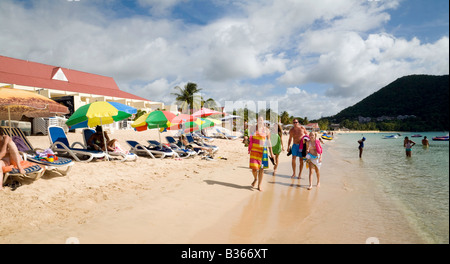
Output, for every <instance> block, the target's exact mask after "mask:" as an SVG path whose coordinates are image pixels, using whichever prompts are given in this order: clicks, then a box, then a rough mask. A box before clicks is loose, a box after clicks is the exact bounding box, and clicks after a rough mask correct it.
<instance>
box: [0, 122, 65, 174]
mask: <svg viewBox="0 0 450 264" xmlns="http://www.w3.org/2000/svg"><path fill="white" fill-rule="evenodd" d="M0 134H4V135H8V136H10V137H11V139H12V140H13V142H14V143H15V144H16V146H17V149H18V150H19V152H20V153H21V154H22V157H23V159H24V160H28V161H31V162H33V163H37V164H41V165H44V166H45V169H46V170H49V171H50V170H54V171H56V172H58V173H60V174H62V175H63V176H65V175H67V173H68V172H69V171H70V169H71V168H72V165H73V161H72V160H71V159H68V158H63V157H58V159H57V160H54V161H49V160H47V159H41V158H39V157H38V155H37V154H38V153H39V152H40V153H42V152H44V151H45V150H43V149H39V148H34V147H33V146H32V145H31V143H30V141H29V140H28V138H27V136H26V135H25V133H23V131H22V130H21V129H20V128H17V127H13V128H11V130H10V129H9V128H6V127H0Z"/></svg>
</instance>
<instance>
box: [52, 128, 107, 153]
mask: <svg viewBox="0 0 450 264" xmlns="http://www.w3.org/2000/svg"><path fill="white" fill-rule="evenodd" d="M56 133H58V135H55V134H56ZM62 135H64V136H62ZM55 136H59V137H57V138H53V137H55ZM48 137H49V140H50V144H51V145H50V147H49V148H50V149H51V150H52V151H53V152H55V153H58V154H59V155H68V156H71V157H72V158H73V159H75V160H76V161H78V162H91V161H92V160H94V159H102V158H105V157H106V155H105V153H104V152H103V151H94V150H88V149H86V148H85V146H84V145H83V144H82V143H80V142H74V143H73V144H72V145H70V143H69V140H68V139H67V136H66V134H65V132H64V129H63V128H62V127H60V126H49V127H48ZM76 145H80V146H81V148H75V146H76ZM78 156H83V157H88V158H87V159H85V160H81V159H80V158H79V157H78Z"/></svg>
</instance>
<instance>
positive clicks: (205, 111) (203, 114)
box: [192, 107, 225, 117]
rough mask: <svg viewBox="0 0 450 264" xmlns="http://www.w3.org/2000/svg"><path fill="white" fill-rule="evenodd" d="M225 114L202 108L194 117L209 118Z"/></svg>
mask: <svg viewBox="0 0 450 264" xmlns="http://www.w3.org/2000/svg"><path fill="white" fill-rule="evenodd" d="M223 114H225V113H223V112H218V111H215V110H212V109H209V108H204V107H202V108H201V109H200V110H198V111H197V112H195V113H193V114H192V116H195V117H207V116H210V115H223Z"/></svg>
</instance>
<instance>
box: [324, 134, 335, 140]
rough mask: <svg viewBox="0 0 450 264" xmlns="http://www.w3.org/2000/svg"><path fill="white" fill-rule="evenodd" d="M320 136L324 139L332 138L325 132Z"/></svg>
mask: <svg viewBox="0 0 450 264" xmlns="http://www.w3.org/2000/svg"><path fill="white" fill-rule="evenodd" d="M322 138H323V139H326V140H332V139H333V136H330V135H327V134H325V133H324V134H323V135H322Z"/></svg>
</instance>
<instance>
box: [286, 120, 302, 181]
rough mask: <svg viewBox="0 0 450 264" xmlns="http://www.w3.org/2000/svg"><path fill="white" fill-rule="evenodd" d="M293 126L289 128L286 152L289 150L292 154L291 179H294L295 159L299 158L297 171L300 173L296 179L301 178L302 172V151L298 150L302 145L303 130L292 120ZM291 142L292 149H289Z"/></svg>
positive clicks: (296, 121)
mask: <svg viewBox="0 0 450 264" xmlns="http://www.w3.org/2000/svg"><path fill="white" fill-rule="evenodd" d="M293 124H294V127H292V128H291V130H290V131H289V139H288V151H289V150H290V152H291V153H292V176H291V178H294V177H295V171H296V167H297V164H296V159H297V157H299V158H300V166H299V170H300V172H299V173H298V178H299V179H300V178H301V174H302V170H303V159H302V149H301V148H300V146H301V145H302V144H301V143H302V138H303V136H304V130H303V128H302V126H301V125H300V123H299V122H298V119H294V120H293ZM291 142H292V143H293V144H292V147H291Z"/></svg>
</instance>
